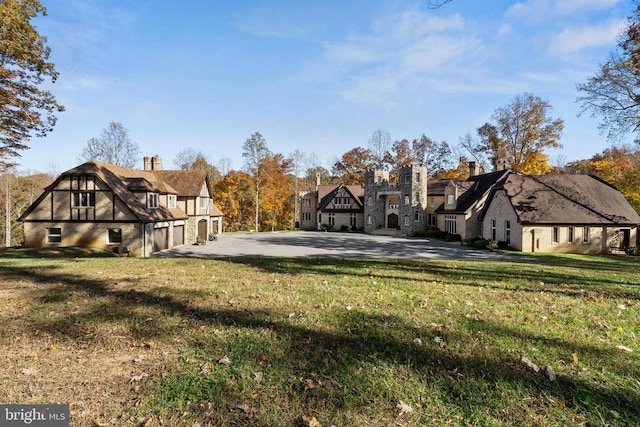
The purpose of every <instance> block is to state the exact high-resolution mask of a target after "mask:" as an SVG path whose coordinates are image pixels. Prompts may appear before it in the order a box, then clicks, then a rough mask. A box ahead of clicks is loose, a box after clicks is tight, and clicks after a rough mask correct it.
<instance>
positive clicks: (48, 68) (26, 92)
mask: <svg viewBox="0 0 640 427" xmlns="http://www.w3.org/2000/svg"><path fill="white" fill-rule="evenodd" d="M46 12H47V11H46V9H45V7H43V6H42V5H41V4H40V2H39V1H38V0H3V1H0V167H7V166H11V165H14V164H15V162H13V161H12V160H11V159H10V158H12V157H19V156H20V154H19V153H20V151H21V150H25V149H27V148H29V147H28V146H27V142H28V141H29V139H30V138H31V137H32V136H33V135H35V136H37V137H42V136H45V135H46V134H47V133H49V132H51V131H52V130H53V127H54V126H55V124H56V120H57V118H56V116H55V114H56V113H59V112H62V111H64V107H63V106H62V105H60V104H58V102H57V101H56V99H55V97H54V96H53V95H52V94H51V92H49V91H47V90H44V89H42V86H43V84H45V83H46V82H47V81H48V80H50V81H51V82H55V81H56V79H57V78H58V72H57V71H56V69H55V64H54V63H53V62H50V61H49V55H50V53H51V49H50V48H49V47H48V46H47V45H46V42H47V39H46V37H44V36H42V35H40V34H39V33H38V31H37V30H36V28H35V27H34V26H33V25H32V24H31V20H32V19H33V18H35V17H36V16H38V15H43V16H44V15H46Z"/></svg>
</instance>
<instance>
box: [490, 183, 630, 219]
mask: <svg viewBox="0 0 640 427" xmlns="http://www.w3.org/2000/svg"><path fill="white" fill-rule="evenodd" d="M501 188H502V189H504V190H505V191H506V193H507V196H508V197H509V199H510V201H511V204H512V206H513V208H514V209H515V211H516V214H517V215H518V218H519V219H520V221H521V222H523V223H538V224H552V223H557V224H603V225H604V224H618V225H636V224H640V216H639V215H638V214H637V213H636V212H635V211H634V210H633V208H632V207H631V205H630V204H629V202H627V200H626V199H625V198H624V197H623V196H622V194H621V193H620V192H619V191H618V190H617V189H615V188H614V187H612V186H611V185H609V184H607V183H606V182H604V181H602V180H600V179H599V178H596V177H593V176H590V175H543V176H535V177H534V176H529V175H520V174H515V173H513V174H510V175H509V177H508V178H507V179H506V181H505V182H504V184H503V185H502V186H501Z"/></svg>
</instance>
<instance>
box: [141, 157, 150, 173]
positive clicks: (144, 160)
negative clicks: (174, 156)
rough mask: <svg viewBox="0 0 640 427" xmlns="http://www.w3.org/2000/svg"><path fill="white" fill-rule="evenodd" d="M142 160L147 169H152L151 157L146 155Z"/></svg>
mask: <svg viewBox="0 0 640 427" xmlns="http://www.w3.org/2000/svg"><path fill="white" fill-rule="evenodd" d="M142 162H143V163H144V170H146V171H150V170H152V169H151V168H152V166H151V157H147V156H144V157H143V158H142Z"/></svg>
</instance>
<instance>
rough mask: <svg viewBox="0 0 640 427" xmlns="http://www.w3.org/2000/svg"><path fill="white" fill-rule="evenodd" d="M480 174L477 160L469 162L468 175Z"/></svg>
mask: <svg viewBox="0 0 640 427" xmlns="http://www.w3.org/2000/svg"><path fill="white" fill-rule="evenodd" d="M476 175H480V165H479V164H478V163H477V162H473V161H471V162H469V176H470V177H471V176H476Z"/></svg>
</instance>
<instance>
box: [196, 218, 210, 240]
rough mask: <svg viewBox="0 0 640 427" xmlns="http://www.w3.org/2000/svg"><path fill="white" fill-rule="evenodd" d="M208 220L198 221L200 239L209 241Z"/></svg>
mask: <svg viewBox="0 0 640 427" xmlns="http://www.w3.org/2000/svg"><path fill="white" fill-rule="evenodd" d="M207 237H208V236H207V220H206V219H201V220H200V221H198V239H200V240H204V241H206V240H207Z"/></svg>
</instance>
